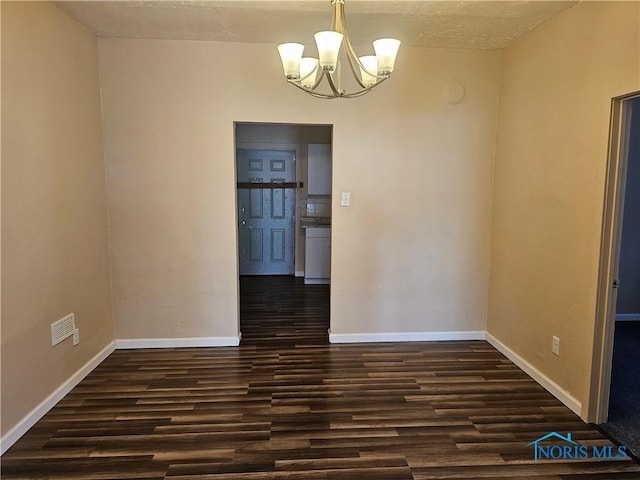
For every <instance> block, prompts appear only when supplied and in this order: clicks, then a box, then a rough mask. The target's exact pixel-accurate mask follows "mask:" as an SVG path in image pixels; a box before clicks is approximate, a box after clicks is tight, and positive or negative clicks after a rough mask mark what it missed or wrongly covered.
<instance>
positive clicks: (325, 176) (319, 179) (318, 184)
mask: <svg viewBox="0 0 640 480" xmlns="http://www.w3.org/2000/svg"><path fill="white" fill-rule="evenodd" d="M307 162H308V163H307V164H308V174H307V193H308V194H309V195H331V145H329V144H310V145H309V150H308V154H307Z"/></svg>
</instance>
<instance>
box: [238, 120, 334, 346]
mask: <svg viewBox="0 0 640 480" xmlns="http://www.w3.org/2000/svg"><path fill="white" fill-rule="evenodd" d="M331 145H332V126H331V125H299V124H271V123H236V124H235V153H236V182H237V184H236V200H237V203H236V219H237V242H238V243H237V255H238V274H239V279H238V281H239V294H240V298H239V304H240V332H241V338H242V343H243V344H244V345H256V346H258V345H261V344H263V343H264V344H265V345H269V344H270V345H273V342H274V341H275V342H284V343H285V344H287V345H292V344H300V343H305V344H306V343H309V342H311V343H316V344H317V343H328V329H329V311H330V309H329V305H330V287H329V285H328V283H329V281H330V278H325V277H329V275H330V273H329V272H330V268H329V266H330V261H331V258H330V238H329V236H328V235H327V238H323V240H326V244H327V245H326V250H327V252H328V253H327V255H325V256H324V257H322V258H323V259H324V258H325V257H326V259H325V260H326V263H327V266H326V268H325V269H320V272H321V274H320V275H319V276H321V277H322V278H320V279H316V278H314V279H313V280H322V281H315V282H310V278H308V277H309V272H311V271H312V270H313V269H311V268H307V267H308V266H309V265H311V266H313V265H314V263H313V262H311V263H309V260H310V259H311V258H312V257H313V255H311V256H309V255H307V253H308V252H307V250H308V247H307V245H308V243H309V241H308V240H309V239H308V238H307V237H309V231H310V230H311V231H314V229H315V230H322V231H323V232H326V233H328V232H330V229H331V183H332V182H331ZM318 152H320V154H318ZM327 157H328V160H329V161H328V163H325V162H322V161H320V160H326V159H327ZM320 167H323V168H320ZM323 253H324V251H323ZM324 272H326V274H324ZM324 280H326V281H324ZM310 283H321V285H312V284H310Z"/></svg>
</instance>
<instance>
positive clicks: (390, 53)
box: [278, 0, 400, 99]
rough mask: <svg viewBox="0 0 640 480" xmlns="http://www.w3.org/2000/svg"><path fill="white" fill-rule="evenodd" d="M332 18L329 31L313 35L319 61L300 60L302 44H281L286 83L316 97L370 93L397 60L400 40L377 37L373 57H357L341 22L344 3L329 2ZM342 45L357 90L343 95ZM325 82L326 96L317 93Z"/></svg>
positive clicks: (314, 59) (308, 58)
mask: <svg viewBox="0 0 640 480" xmlns="http://www.w3.org/2000/svg"><path fill="white" fill-rule="evenodd" d="M331 7H332V9H333V16H332V17H333V18H332V20H331V30H327V31H324V32H318V33H316V34H315V35H314V37H315V40H316V45H317V47H318V58H313V57H303V56H302V52H303V51H304V45H302V44H301V43H282V44H280V45H278V52H279V53H280V58H281V59H282V67H283V69H284V74H285V76H286V77H287V81H288V82H289V83H290V84H291V85H294V86H296V87H298V88H299V89H300V90H302V91H304V92H307V93H308V94H310V95H312V96H314V97H316V98H327V99H331V98H355V97H360V96H362V95H364V94H365V93H368V92H370V91H371V90H372V89H373V88H374V87H377V86H378V85H380V84H381V83H382V82H384V81H385V80H386V79H387V78H389V76H391V72H393V65H394V63H395V61H396V54H397V53H398V48H399V47H400V40H396V39H395V38H380V39H378V40H376V41H375V42H373V49H374V51H375V52H376V54H375V55H365V56H363V57H358V56H357V55H356V52H355V50H354V49H353V46H352V45H351V40H349V35H348V34H347V27H346V24H345V19H344V0H331ZM341 46H344V50H343V56H344V57H346V59H347V64H348V65H349V69H350V70H351V73H352V74H353V77H354V79H355V81H356V84H357V88H358V90H356V91H353V92H349V93H348V92H346V91H345V90H343V89H342V86H341V82H340V67H341V61H340V59H339V54H340V47H341ZM323 79H326V80H327V83H328V84H329V89H326V88H325V90H326V93H325V92H322V91H318V90H316V89H317V88H318V86H319V85H320V84H321V83H322V80H323Z"/></svg>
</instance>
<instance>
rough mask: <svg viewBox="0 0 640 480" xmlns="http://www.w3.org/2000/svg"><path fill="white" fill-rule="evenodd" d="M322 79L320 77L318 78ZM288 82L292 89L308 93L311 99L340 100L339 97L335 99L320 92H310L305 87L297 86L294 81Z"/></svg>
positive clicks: (333, 96)
mask: <svg viewBox="0 0 640 480" xmlns="http://www.w3.org/2000/svg"><path fill="white" fill-rule="evenodd" d="M320 78H322V77H320ZM288 82H289V83H290V84H291V85H293V86H294V87H297V88H299V89H300V90H302V91H303V92H306V93H308V94H309V95H311V96H312V97H315V98H321V99H323V100H333V99H334V98H340V97H336V96H335V95H329V94H328V93H320V92H314V91H313V90H310V89H308V88H306V87H303V86H302V85H299V84H298V83H297V82H296V81H295V80H288Z"/></svg>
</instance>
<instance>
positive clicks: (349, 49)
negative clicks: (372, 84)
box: [343, 35, 369, 88]
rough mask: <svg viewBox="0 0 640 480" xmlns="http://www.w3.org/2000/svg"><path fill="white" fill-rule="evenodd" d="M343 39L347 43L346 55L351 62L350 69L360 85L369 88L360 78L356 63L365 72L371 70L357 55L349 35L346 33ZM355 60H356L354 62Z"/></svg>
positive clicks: (348, 61) (349, 62)
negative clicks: (365, 66)
mask: <svg viewBox="0 0 640 480" xmlns="http://www.w3.org/2000/svg"><path fill="white" fill-rule="evenodd" d="M343 41H344V43H345V44H346V51H345V56H346V57H347V63H348V64H349V69H350V70H351V73H352V74H353V78H355V79H356V82H358V85H360V86H361V87H362V88H367V86H366V85H365V84H364V82H363V81H362V80H361V79H360V74H359V72H358V71H357V69H356V63H357V64H358V65H359V66H360V68H362V69H363V70H364V71H365V72H367V73H369V71H368V70H367V69H366V68H364V66H363V65H362V63H361V62H360V60H359V59H358V57H357V55H356V52H355V51H354V49H353V47H352V46H351V41H350V40H349V37H347V36H346V35H345V37H344V40H343ZM354 60H355V62H354Z"/></svg>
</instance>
